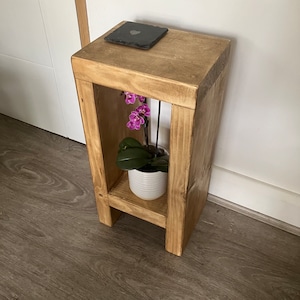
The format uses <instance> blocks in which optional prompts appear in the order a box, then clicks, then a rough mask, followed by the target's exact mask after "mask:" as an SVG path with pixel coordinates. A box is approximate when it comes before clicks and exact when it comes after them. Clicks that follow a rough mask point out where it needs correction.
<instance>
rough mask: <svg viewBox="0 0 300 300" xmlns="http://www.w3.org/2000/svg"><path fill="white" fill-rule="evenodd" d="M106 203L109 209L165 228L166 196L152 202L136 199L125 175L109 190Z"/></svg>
mask: <svg viewBox="0 0 300 300" xmlns="http://www.w3.org/2000/svg"><path fill="white" fill-rule="evenodd" d="M108 201H109V205H110V206H111V207H114V208H116V209H118V210H120V211H123V212H126V213H128V214H131V215H133V216H136V217H138V218H140V219H142V220H145V221H148V222H150V223H152V224H155V225H158V226H160V227H163V228H165V227H166V217H167V195H166V194H165V195H163V196H161V197H160V198H158V199H155V200H152V201H144V200H142V199H140V198H138V197H136V196H135V195H134V194H133V193H132V192H131V190H130V188H129V183H128V175H127V173H125V174H124V175H123V176H122V178H121V180H119V181H118V182H117V183H116V185H115V186H114V188H113V189H111V190H110V192H109V194H108Z"/></svg>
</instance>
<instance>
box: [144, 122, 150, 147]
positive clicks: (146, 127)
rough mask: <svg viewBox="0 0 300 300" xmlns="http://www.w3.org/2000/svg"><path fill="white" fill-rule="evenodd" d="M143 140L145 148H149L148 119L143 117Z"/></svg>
mask: <svg viewBox="0 0 300 300" xmlns="http://www.w3.org/2000/svg"><path fill="white" fill-rule="evenodd" d="M144 139H145V144H146V147H147V148H148V147H149V138H148V118H147V117H145V124H144Z"/></svg>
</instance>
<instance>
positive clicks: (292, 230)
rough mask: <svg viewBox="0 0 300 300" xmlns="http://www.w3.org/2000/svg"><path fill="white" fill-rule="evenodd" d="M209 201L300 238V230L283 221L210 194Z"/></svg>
mask: <svg viewBox="0 0 300 300" xmlns="http://www.w3.org/2000/svg"><path fill="white" fill-rule="evenodd" d="M207 200H208V201H210V202H213V203H216V204H218V205H220V206H223V207H225V208H228V209H231V210H233V211H236V212H238V213H240V214H243V215H245V216H247V217H250V218H252V219H255V220H258V221H260V222H263V223H266V224H268V225H271V226H273V227H276V228H279V229H281V230H284V231H287V232H289V233H292V234H295V235H297V236H300V228H299V227H296V226H293V225H290V224H288V223H285V222H283V221H280V220H276V219H274V218H271V217H268V216H266V215H263V214H261V213H258V212H256V211H254V210H251V209H249V208H246V207H243V206H240V205H238V204H235V203H233V202H230V201H227V200H224V199H221V198H219V197H217V196H214V195H211V194H208V197H207Z"/></svg>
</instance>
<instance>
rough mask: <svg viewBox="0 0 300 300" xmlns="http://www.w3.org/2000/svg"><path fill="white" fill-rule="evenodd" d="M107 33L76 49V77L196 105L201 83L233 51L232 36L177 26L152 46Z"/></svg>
mask: <svg viewBox="0 0 300 300" xmlns="http://www.w3.org/2000/svg"><path fill="white" fill-rule="evenodd" d="M112 30H114V29H112ZM112 30H111V31H112ZM111 31H110V32H111ZM105 35H106V34H105ZM105 35H104V36H105ZM104 36H102V37H100V38H98V39H97V40H95V41H94V42H92V43H91V44H89V45H88V46H86V47H85V48H84V49H82V50H80V51H79V52H77V53H76V54H74V55H73V57H72V65H73V71H74V74H75V77H76V78H78V79H81V80H85V81H90V82H94V83H97V84H99V85H103V86H107V87H111V88H114V89H117V90H128V91H131V92H135V93H137V94H140V95H144V96H147V97H150V98H154V99H159V100H163V101H166V102H169V103H172V104H175V105H180V106H184V107H188V108H195V107H196V99H197V94H198V87H199V84H200V83H202V85H201V89H202V88H203V89H204V90H206V89H208V88H209V87H210V85H211V84H212V83H213V82H214V80H215V79H216V74H218V73H219V72H220V71H221V70H222V69H223V67H224V63H226V61H227V59H228V56H229V45H230V41H229V40H227V39H223V38H219V37H213V36H208V35H204V34H199V33H191V32H184V31H180V30H174V29H170V30H169V31H168V33H167V35H166V36H165V37H164V38H163V39H161V40H160V42H159V43H157V44H156V45H155V46H154V47H153V48H151V49H150V50H149V51H144V50H140V49H135V48H130V47H124V46H120V45H115V44H111V43H108V42H106V41H105V40H104ZM186 45H188V46H186ZM212 66H213V68H212Z"/></svg>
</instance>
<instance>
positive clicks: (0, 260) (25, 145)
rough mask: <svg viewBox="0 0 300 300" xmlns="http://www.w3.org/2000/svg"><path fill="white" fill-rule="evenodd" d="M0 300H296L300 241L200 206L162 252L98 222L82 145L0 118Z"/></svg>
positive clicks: (157, 243)
mask: <svg viewBox="0 0 300 300" xmlns="http://www.w3.org/2000/svg"><path fill="white" fill-rule="evenodd" d="M253 201H255V199H253ZM0 299H1V300H2V299H22V300H23V299H30V300H34V299H55V300H56V299H113V300H115V299H122V300H123V299H138V300H140V299H172V300H176V299H180V300H182V299H192V300H194V299H259V300H260V299H280V300H282V299H298V300H299V299H300V238H299V237H297V236H293V235H291V234H288V233H285V232H283V231H281V230H279V229H275V228H272V227H270V226H268V225H266V224H263V223H260V222H258V221H255V220H252V219H250V218H248V217H245V216H243V215H240V214H238V213H235V212H233V211H230V210H227V209H225V208H222V207H219V206H217V205H215V204H213V203H208V204H207V206H206V208H205V210H204V213H203V215H202V217H201V219H200V221H199V223H198V225H197V228H196V230H195V232H194V233H193V235H192V238H191V240H190V242H189V244H188V246H187V248H186V250H185V252H184V255H183V256H182V257H180V258H178V257H176V256H173V255H171V254H168V253H167V252H165V251H164V230H163V229H161V228H159V227H156V226H154V225H151V224H148V223H146V222H144V221H141V220H138V219H136V218H134V217H131V216H129V215H123V217H121V219H120V220H119V221H118V222H117V223H116V225H115V226H114V227H113V228H108V227H106V226H104V225H101V224H100V223H99V222H98V219H97V212H96V208H95V203H94V195H93V191H92V183H91V177H90V172H89V166H88V160H87V153H86V148H85V146H83V145H81V144H78V143H75V142H72V141H70V140H67V139H64V138H62V137H59V136H56V135H53V134H50V133H48V132H45V131H42V130H39V129H37V128H34V127H32V126H29V125H26V124H24V123H21V122H18V121H16V120H13V119H11V118H8V117H5V116H3V115H0Z"/></svg>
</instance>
